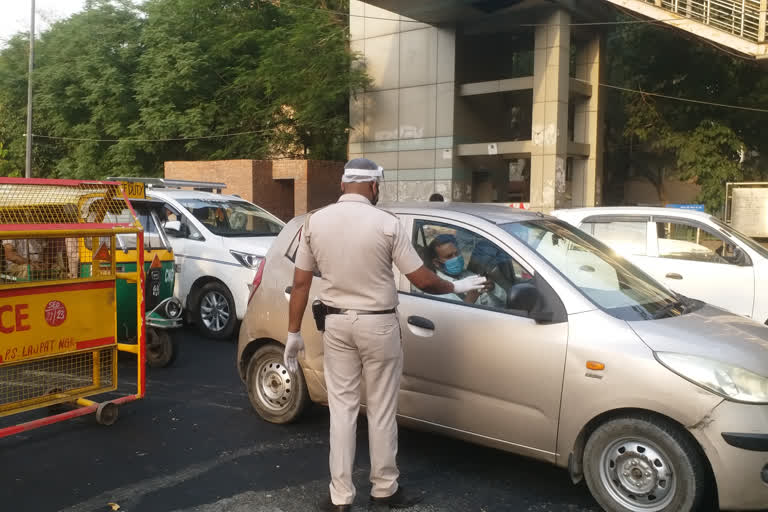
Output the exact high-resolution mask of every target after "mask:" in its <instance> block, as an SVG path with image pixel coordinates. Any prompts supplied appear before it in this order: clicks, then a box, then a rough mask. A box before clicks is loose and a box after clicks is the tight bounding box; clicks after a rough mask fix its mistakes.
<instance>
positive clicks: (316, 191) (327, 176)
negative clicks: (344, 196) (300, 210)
mask: <svg viewBox="0 0 768 512" xmlns="http://www.w3.org/2000/svg"><path fill="white" fill-rule="evenodd" d="M343 174H344V163H343V162H333V161H327V160H311V161H310V162H309V170H308V171H307V185H308V190H309V194H308V201H307V208H308V210H314V209H316V208H322V207H323V206H326V205H329V204H331V203H335V202H336V201H337V200H338V199H339V196H340V195H341V176H342V175H343Z"/></svg>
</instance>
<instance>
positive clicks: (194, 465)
mask: <svg viewBox="0 0 768 512" xmlns="http://www.w3.org/2000/svg"><path fill="white" fill-rule="evenodd" d="M178 339H179V341H180V352H179V356H178V359H177V360H176V362H175V364H174V366H172V367H169V368H165V369H149V372H148V391H147V397H146V398H145V399H144V400H142V401H140V402H136V403H133V404H129V405H125V406H123V407H122V408H121V410H120V417H119V419H118V420H117V422H116V423H115V424H114V425H112V426H110V427H105V426H101V425H98V424H97V423H96V422H95V420H94V418H93V416H86V417H83V418H78V419H75V420H71V421H67V422H63V423H58V424H55V425H52V426H48V427H44V428H42V429H38V430H34V431H30V432H27V433H24V434H23V435H17V436H14V437H10V438H6V439H1V440H0V457H1V459H0V460H2V463H1V464H0V466H1V467H0V482H2V485H0V510H3V511H13V512H22V511H24V512H25V511H30V512H58V511H61V512H95V511H104V512H106V511H109V510H112V508H110V506H109V504H110V503H115V504H117V505H119V506H120V509H119V510H121V511H127V512H169V511H171V512H175V511H190V512H219V511H222V512H223V511H227V512H246V511H247V512H254V511H260V512H261V511H263V512H308V511H312V510H313V503H314V501H315V500H316V499H318V498H320V497H322V496H323V495H325V494H326V493H327V489H328V487H327V486H328V412H327V409H325V408H324V407H320V406H313V408H312V409H311V410H310V411H309V413H308V414H307V415H306V416H305V417H304V419H303V420H302V421H301V422H300V423H298V424H294V425H289V426H277V425H272V424H269V423H266V422H264V421H262V420H261V419H260V418H259V417H258V416H257V415H256V414H255V413H254V412H253V411H252V409H251V406H250V403H249V401H248V397H247V395H246V393H245V391H244V388H243V385H242V383H241V382H240V379H239V378H238V376H237V373H236V371H235V366H234V357H235V348H236V347H235V343H234V342H217V341H210V340H206V339H202V338H200V337H198V336H197V335H195V334H194V333H193V332H192V331H182V332H180V333H178ZM120 372H121V373H120V377H121V381H123V382H126V383H134V382H135V380H134V374H135V364H133V365H131V364H130V362H129V361H124V362H121V365H120ZM36 414H37V415H38V416H39V413H36ZM34 416H35V414H31V415H28V416H27V417H34ZM16 422H18V417H11V418H6V419H4V420H3V421H2V423H1V424H2V425H7V424H9V423H16ZM367 447H368V439H367V435H366V432H365V423H364V420H361V423H360V430H359V434H358V452H357V461H358V462H357V470H356V473H355V475H356V479H357V480H356V483H357V486H358V498H357V501H356V506H355V508H354V510H361V511H362V510H367V499H368V498H367V497H368V492H369V486H368V482H367V475H368V469H369V459H368V448H367ZM398 461H399V465H400V470H401V474H402V480H401V482H402V483H403V485H406V486H409V487H414V488H418V489H420V490H422V491H423V492H424V493H425V500H424V502H423V503H422V504H420V505H418V506H416V507H413V508H411V509H410V510H411V511H413V512H437V511H451V512H453V511H456V512H459V511H461V512H468V511H487V512H491V511H513V512H517V511H521V512H546V511H552V512H559V511H568V512H588V511H589V512H592V511H595V512H597V511H599V510H600V508H599V507H598V506H597V505H596V504H595V502H594V500H593V499H592V498H591V497H590V495H589V493H588V491H587V489H586V488H585V487H584V485H583V484H582V485H580V486H574V485H572V484H571V482H570V480H569V478H568V475H567V474H566V472H565V471H562V470H559V469H557V468H554V467H551V466H549V465H546V464H542V463H537V462H534V461H531V460H528V459H524V458H521V457H516V456H512V455H508V454H505V453H501V452H499V451H495V450H491V449H486V448H482V447H477V446H474V445H471V444H469V443H465V442H461V441H455V440H451V439H448V438H445V437H441V436H437V435H432V434H426V433H421V432H417V431H412V430H407V429H403V428H401V429H400V449H399V455H398Z"/></svg>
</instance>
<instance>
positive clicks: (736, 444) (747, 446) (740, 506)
mask: <svg viewBox="0 0 768 512" xmlns="http://www.w3.org/2000/svg"><path fill="white" fill-rule="evenodd" d="M690 430H691V433H692V434H693V435H694V436H695V437H696V439H697V440H698V441H699V443H700V444H701V446H702V447H703V448H704V451H705V452H706V454H707V457H708V458H709V462H710V464H711V465H712V470H713V472H714V475H715V480H716V481H717V491H718V496H719V500H720V508H721V509H723V510H768V405H747V404H738V403H734V402H728V401H724V402H722V403H721V404H720V405H718V406H717V407H716V408H715V409H714V410H713V411H712V412H711V413H710V414H709V415H708V416H707V417H706V418H704V419H703V420H702V421H700V422H699V423H698V424H697V425H695V426H694V427H692V428H691V429H690Z"/></svg>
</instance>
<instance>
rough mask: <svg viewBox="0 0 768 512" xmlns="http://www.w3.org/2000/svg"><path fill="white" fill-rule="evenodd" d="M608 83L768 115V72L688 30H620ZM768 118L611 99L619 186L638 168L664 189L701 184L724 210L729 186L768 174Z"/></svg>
mask: <svg viewBox="0 0 768 512" xmlns="http://www.w3.org/2000/svg"><path fill="white" fill-rule="evenodd" d="M608 38H609V40H610V42H609V45H607V46H608V48H609V49H610V50H609V53H608V58H607V61H608V63H607V65H606V68H605V70H606V79H605V80H606V82H608V83H610V84H619V85H625V86H627V87H631V88H634V89H640V90H643V91H647V92H653V93H659V94H664V95H668V96H674V97H684V98H693V99H698V100H703V101H706V102H711V103H720V104H731V105H745V106H760V105H762V106H764V107H766V108H768V77H767V76H766V73H765V71H766V69H765V67H764V66H760V65H759V64H756V63H754V62H750V61H746V60H744V59H739V58H736V57H733V56H730V55H728V54H726V53H724V52H723V51H720V50H717V49H715V48H713V47H711V46H709V45H708V44H706V43H704V42H701V41H699V40H697V39H695V38H693V37H688V39H689V40H687V41H686V36H685V35H684V34H683V33H681V32H680V31H673V30H671V29H669V28H665V27H661V26H653V25H639V24H638V25H631V24H630V25H623V26H618V27H617V28H615V29H613V30H612V32H611V33H610V34H609V35H608ZM766 122H768V114H764V113H759V112H751V111H745V110H736V109H728V108H722V107H717V106H713V105H702V104H693V103H687V102H680V101H675V100H670V99H664V98H656V97H652V96H648V95H639V94H634V93H616V92H614V91H609V92H608V108H607V110H606V124H607V151H608V152H609V154H608V155H606V156H607V161H609V162H611V163H612V165H611V167H610V169H609V171H610V172H613V173H615V176H614V179H615V180H616V181H622V180H623V179H625V177H626V172H627V171H628V170H629V169H630V168H631V169H632V170H633V171H634V172H635V173H637V174H640V175H644V176H646V177H647V178H649V179H650V181H651V182H652V183H653V184H654V185H655V186H656V187H657V190H658V191H659V199H660V200H662V201H665V200H666V196H665V191H664V189H663V178H664V177H665V176H666V177H677V178H680V179H682V180H694V181H695V182H696V183H697V184H698V185H699V186H700V187H701V192H700V195H699V198H698V200H699V201H701V202H702V203H703V204H705V205H706V207H707V209H708V210H709V211H710V212H716V211H718V210H719V209H720V208H722V206H723V201H724V195H725V183H726V181H739V180H747V179H749V180H751V179H759V178H760V176H761V174H763V175H764V174H766V166H765V157H763V159H762V161H761V159H760V155H768V139H766V138H765V137H763V136H762V126H763V125H764V124H765V123H766Z"/></svg>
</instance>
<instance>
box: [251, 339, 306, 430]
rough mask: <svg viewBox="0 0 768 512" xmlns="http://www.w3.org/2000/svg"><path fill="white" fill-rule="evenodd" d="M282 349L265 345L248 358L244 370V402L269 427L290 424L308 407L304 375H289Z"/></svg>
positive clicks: (280, 346)
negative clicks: (270, 424)
mask: <svg viewBox="0 0 768 512" xmlns="http://www.w3.org/2000/svg"><path fill="white" fill-rule="evenodd" d="M283 352H284V346H283V345H280V344H277V343H267V344H266V345H262V346H261V347H259V348H258V349H257V350H256V352H254V353H253V355H252V356H251V359H250V361H249V362H248V369H247V370H246V380H245V385H246V387H247V389H248V398H249V399H250V400H251V405H252V406H253V409H254V410H255V411H256V413H257V414H258V415H259V416H261V417H262V418H263V419H264V420H266V421H268V422H270V423H278V424H283V423H292V422H294V421H296V420H297V419H298V418H299V417H300V416H301V414H302V413H303V412H304V410H305V409H306V408H307V406H308V405H309V403H310V401H309V392H308V390H307V382H306V380H305V379H304V373H303V372H302V371H301V369H299V371H298V372H297V373H296V374H292V373H291V372H289V371H288V369H287V368H286V367H285V365H284V364H283Z"/></svg>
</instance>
